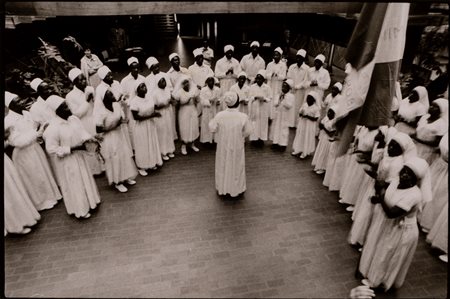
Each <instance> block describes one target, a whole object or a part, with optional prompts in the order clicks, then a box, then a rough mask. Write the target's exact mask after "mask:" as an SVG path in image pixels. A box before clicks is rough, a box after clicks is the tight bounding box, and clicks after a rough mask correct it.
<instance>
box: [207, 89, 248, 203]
mask: <svg viewBox="0 0 450 299" xmlns="http://www.w3.org/2000/svg"><path fill="white" fill-rule="evenodd" d="M224 101H225V102H226V103H227V106H228V108H227V110H224V111H221V112H219V113H217V115H216V116H215V117H214V118H213V119H212V120H211V121H210V123H209V127H210V130H211V132H212V133H214V135H215V136H216V141H217V149H216V163H215V184H216V189H217V192H218V194H219V195H227V194H228V195H230V196H231V197H237V196H239V195H241V194H242V193H244V192H245V190H246V178H245V138H246V137H247V136H248V135H249V134H250V133H251V130H252V127H251V123H250V121H249V119H248V116H247V115H246V114H244V113H242V112H239V110H238V106H239V100H238V95H237V94H236V93H235V92H231V91H230V92H227V93H226V94H225V95H224Z"/></svg>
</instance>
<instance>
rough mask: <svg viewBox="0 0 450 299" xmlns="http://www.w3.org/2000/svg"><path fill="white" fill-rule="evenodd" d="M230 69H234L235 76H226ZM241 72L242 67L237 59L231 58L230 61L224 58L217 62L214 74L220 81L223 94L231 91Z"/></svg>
mask: <svg viewBox="0 0 450 299" xmlns="http://www.w3.org/2000/svg"><path fill="white" fill-rule="evenodd" d="M230 68H232V69H233V74H229V75H226V73H227V72H228V70H229V69H230ZM240 72H241V65H240V64H239V61H238V60H237V59H236V58H234V57H231V59H228V58H227V57H226V56H224V57H222V58H220V59H219V60H217V62H216V67H215V69H214V74H215V75H216V78H217V79H219V80H220V90H221V91H222V94H224V93H225V92H227V91H229V90H230V88H231V86H232V85H233V84H235V83H236V79H237V76H238V74H239V73H240Z"/></svg>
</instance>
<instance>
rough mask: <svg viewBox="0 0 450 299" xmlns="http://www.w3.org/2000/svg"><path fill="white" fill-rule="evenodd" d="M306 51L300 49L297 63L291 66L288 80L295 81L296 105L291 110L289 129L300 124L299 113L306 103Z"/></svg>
mask: <svg viewBox="0 0 450 299" xmlns="http://www.w3.org/2000/svg"><path fill="white" fill-rule="evenodd" d="M305 58H306V51H305V50H304V49H300V50H298V52H297V55H296V56H295V59H296V62H297V63H294V64H292V65H291V66H289V69H288V73H287V78H288V79H292V80H293V81H294V87H293V88H292V92H293V94H294V95H295V105H294V109H292V110H291V114H290V117H289V127H290V128H295V127H296V126H297V123H298V118H299V116H298V113H297V112H298V111H299V110H300V107H301V106H302V105H303V102H304V101H305V95H306V93H305V92H306V88H308V86H309V84H308V83H307V81H306V80H307V78H308V70H309V66H308V65H307V64H306V63H305Z"/></svg>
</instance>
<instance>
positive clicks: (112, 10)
mask: <svg viewBox="0 0 450 299" xmlns="http://www.w3.org/2000/svg"><path fill="white" fill-rule="evenodd" d="M361 8H362V3H358V2H276V1H272V2H256V1H255V2H219V1H213V2H209V1H208V2H206V1H205V2H190V1H188V2H184V1H179V2H178V1H177V2H175V1H173V2H169V1H167V2H165V1H158V2H6V4H5V10H6V15H25V16H30V15H33V16H105V15H147V14H174V13H176V14H219V13H220V14H227V13H238V14H241V13H322V14H337V13H346V14H353V13H359V12H360V11H361Z"/></svg>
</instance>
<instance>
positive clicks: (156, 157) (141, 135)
mask: <svg viewBox="0 0 450 299" xmlns="http://www.w3.org/2000/svg"><path fill="white" fill-rule="evenodd" d="M135 89H136V95H135V96H134V98H132V99H131V102H130V109H131V112H132V113H133V118H134V120H135V127H134V128H133V132H134V134H135V135H134V137H135V140H136V148H135V156H134V158H135V160H136V165H137V167H138V168H139V172H144V171H146V169H152V170H156V169H157V167H158V166H162V165H163V160H162V157H161V150H160V147H159V141H158V132H157V129H156V123H155V118H159V117H161V114H160V113H159V112H156V111H155V101H154V98H153V97H151V96H150V95H149V94H148V92H147V86H146V84H145V82H143V81H142V82H140V83H136V87H135Z"/></svg>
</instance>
